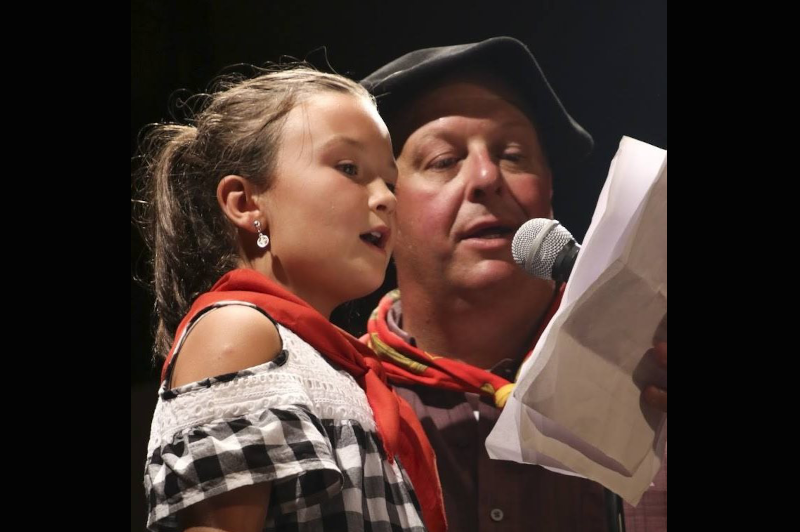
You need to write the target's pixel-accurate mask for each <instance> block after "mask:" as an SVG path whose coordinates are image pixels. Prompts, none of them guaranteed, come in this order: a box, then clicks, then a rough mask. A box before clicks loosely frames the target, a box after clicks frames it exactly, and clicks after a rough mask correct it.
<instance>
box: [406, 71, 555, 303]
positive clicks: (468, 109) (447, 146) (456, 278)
mask: <svg viewBox="0 0 800 532" xmlns="http://www.w3.org/2000/svg"><path fill="white" fill-rule="evenodd" d="M512 102H513V95H512V94H511V93H510V92H509V91H507V90H506V89H504V88H503V87H500V86H492V85H490V84H487V83H482V82H478V81H450V82H447V83H444V84H442V85H439V86H438V87H437V88H436V89H434V90H432V91H429V92H427V93H425V94H424V95H423V96H422V97H420V98H418V99H417V100H416V101H415V102H413V103H412V104H410V105H409V106H408V107H407V114H406V115H405V117H404V119H403V120H402V121H401V122H399V123H397V124H396V128H395V130H394V131H393V134H395V135H396V136H397V134H398V133H401V134H400V135H399V140H400V141H401V142H402V139H403V138H405V142H404V144H403V146H402V150H401V152H400V155H399V157H398V159H397V163H398V168H399V176H398V181H397V189H396V192H395V194H396V196H397V224H398V241H397V247H396V250H395V260H396V263H397V270H398V276H399V280H400V284H401V287H402V286H403V285H404V284H407V283H408V282H414V283H420V284H422V285H423V286H428V287H431V288H438V289H444V290H446V291H449V290H456V291H459V290H464V289H466V290H469V289H476V288H478V289H480V288H484V287H488V286H491V285H492V284H494V283H497V282H501V281H511V282H514V279H519V280H520V281H521V282H522V281H524V280H525V275H524V274H523V273H522V272H521V270H520V269H519V268H518V267H517V266H516V265H515V264H514V262H513V259H512V257H511V241H512V239H513V237H514V233H515V231H516V230H517V229H518V228H519V226H520V225H521V224H522V223H524V222H525V221H527V220H528V219H530V218H541V217H551V216H552V211H551V204H550V201H551V197H552V181H551V175H550V170H549V167H548V165H547V161H546V159H545V156H544V152H543V150H542V147H541V145H540V143H539V138H538V135H537V132H536V129H535V128H534V126H533V124H532V123H531V121H530V119H529V118H528V117H527V116H526V115H525V114H524V113H523V112H522V111H521V110H520V109H519V107H517V105H515V104H514V103H512ZM442 283H443V284H442Z"/></svg>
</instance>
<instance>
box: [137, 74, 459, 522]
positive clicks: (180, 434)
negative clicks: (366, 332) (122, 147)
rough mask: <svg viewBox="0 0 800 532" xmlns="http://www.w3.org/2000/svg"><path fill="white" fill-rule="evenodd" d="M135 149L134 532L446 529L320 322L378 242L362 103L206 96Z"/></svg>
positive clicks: (379, 375)
mask: <svg viewBox="0 0 800 532" xmlns="http://www.w3.org/2000/svg"><path fill="white" fill-rule="evenodd" d="M147 139H148V142H147V144H145V150H144V153H145V163H146V164H145V166H144V173H145V178H146V183H147V198H146V201H145V206H146V220H147V222H148V225H147V234H148V243H149V245H150V247H151V249H152V251H153V257H154V259H153V262H154V270H155V275H154V283H155V292H156V311H157V314H158V331H157V338H156V349H157V350H158V351H159V352H160V353H162V354H166V355H167V356H166V361H165V364H164V370H163V372H162V381H163V382H162V385H161V388H160V390H159V400H158V403H157V406H156V409H155V413H154V415H153V422H152V427H151V434H150V442H149V445H148V453H147V461H146V471H145V488H146V490H147V497H148V507H149V515H148V527H149V528H150V529H152V530H171V529H176V528H187V529H191V528H193V527H214V529H224V530H262V529H267V530H273V529H280V530H285V529H288V530H365V529H366V530H398V529H399V530H423V529H424V528H425V525H427V527H428V528H429V529H431V530H444V527H445V525H444V517H443V511H442V499H441V491H440V489H439V484H438V477H437V475H436V471H435V461H434V458H433V452H432V451H431V448H430V444H429V443H428V441H427V439H426V438H425V436H424V434H423V431H422V429H421V426H420V424H419V422H418V421H417V420H416V418H415V416H414V414H413V412H412V411H411V409H410V408H409V406H408V405H407V404H406V403H405V402H403V401H402V400H401V399H400V398H399V397H398V396H397V395H395V393H394V392H393V391H392V390H390V389H389V388H388V387H387V386H386V384H385V377H384V374H383V371H382V368H381V367H380V364H379V363H378V362H377V361H376V360H375V359H374V358H372V353H371V352H370V351H369V349H368V348H366V347H364V346H363V345H362V344H360V343H359V342H358V340H356V339H355V338H353V337H352V336H350V335H348V334H346V333H344V332H343V331H341V330H340V329H338V328H336V327H334V326H333V325H332V324H331V323H330V322H329V321H328V318H329V316H330V313H331V311H332V310H333V309H334V307H336V306H337V305H339V304H341V303H343V302H345V301H347V300H350V299H354V298H357V297H361V296H363V295H366V294H368V293H369V292H371V291H373V290H375V289H376V288H377V287H378V286H380V284H381V283H382V281H383V277H384V274H385V269H386V266H387V264H388V261H389V256H390V254H391V251H392V247H393V243H394V236H395V235H394V209H395V198H394V195H393V194H392V192H391V191H390V189H389V188H388V187H387V182H388V183H391V182H393V181H394V179H395V174H396V169H395V163H394V158H393V156H392V147H391V141H390V139H389V133H388V131H387V129H386V126H385V124H384V123H383V121H382V120H381V118H380V117H379V116H378V114H377V111H376V108H375V104H374V100H372V98H371V96H370V95H369V94H368V93H367V92H366V91H365V90H364V89H363V88H362V87H361V86H360V85H358V84H356V83H354V82H352V81H350V80H347V79H345V78H342V77H340V76H336V75H331V74H324V73H320V72H316V71H313V70H310V69H307V68H295V69H292V70H286V71H281V72H272V73H268V74H264V75H261V76H259V77H256V78H254V79H251V80H247V81H241V82H236V83H233V82H228V83H226V84H224V85H222V86H221V87H220V89H219V90H218V91H217V92H215V93H214V94H213V95H211V96H209V97H208V101H207V105H206V106H205V107H204V108H203V110H202V111H200V112H199V114H198V115H197V116H196V118H195V119H194V121H193V124H192V125H182V126H180V125H163V126H157V127H156V128H155V129H154V130H152V131H151V132H150V133H149V135H148V137H147ZM173 339H174V340H173ZM412 483H413V487H412ZM420 503H421V504H420ZM423 520H424V523H425V525H423Z"/></svg>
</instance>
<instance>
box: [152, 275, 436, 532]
mask: <svg viewBox="0 0 800 532" xmlns="http://www.w3.org/2000/svg"><path fill="white" fill-rule="evenodd" d="M231 300H233V301H245V302H248V303H252V304H254V305H256V306H257V307H259V308H261V309H263V310H264V311H265V312H267V313H268V314H269V315H270V316H272V317H273V318H274V319H275V321H277V322H278V323H280V324H281V325H283V326H285V327H286V328H288V329H290V330H292V331H293V332H294V333H296V334H297V335H298V336H299V337H300V338H302V339H303V340H305V341H306V342H308V343H309V344H310V345H311V346H313V347H314V348H315V349H316V350H317V351H319V352H320V353H321V354H322V356H324V357H325V358H327V359H328V360H330V361H331V362H333V363H334V364H336V365H337V366H339V367H340V368H342V369H344V370H345V371H346V372H348V373H349V374H350V375H352V376H353V377H354V378H355V379H356V382H358V385H359V386H361V388H363V390H364V393H365V394H366V396H367V401H368V402H369V405H370V407H372V411H373V413H374V415H375V425H376V426H377V429H378V434H379V435H380V438H381V441H382V442H383V448H384V450H385V452H386V456H387V458H388V459H389V461H390V462H391V461H393V459H394V456H395V455H397V456H399V458H400V461H401V462H402V464H403V466H404V467H405V469H406V471H407V472H408V476H409V477H410V479H411V483H412V484H413V486H414V490H415V491H416V493H417V497H418V499H419V502H420V505H421V507H422V514H423V518H424V520H425V525H426V526H427V527H428V529H429V530H431V531H433V532H444V530H446V528H447V525H446V522H445V517H444V502H443V499H442V489H441V485H440V484H439V476H438V473H437V471H436V459H435V457H434V454H433V449H432V448H431V445H430V442H428V438H427V437H426V436H425V432H424V431H423V429H422V425H421V424H420V423H419V421H418V420H417V417H416V415H415V414H414V411H413V410H412V409H411V407H410V406H409V405H408V403H406V402H405V400H403V399H402V398H401V397H400V396H398V395H397V394H396V393H395V391H394V390H393V389H391V388H390V387H389V386H388V385H387V382H386V374H385V371H384V369H383V367H382V366H381V363H380V362H379V361H378V360H377V359H376V358H375V354H374V353H373V352H372V351H370V349H369V348H368V347H367V346H365V345H364V344H362V343H361V342H359V341H358V340H357V339H356V338H354V337H353V336H351V335H349V334H347V333H346V332H344V331H342V330H341V329H339V328H337V327H335V326H334V325H332V324H331V323H330V322H329V321H328V320H327V319H326V318H325V317H324V316H323V315H322V314H320V313H319V312H317V311H316V310H315V309H314V308H312V307H311V306H310V305H309V304H308V303H306V302H305V301H303V300H302V299H300V298H298V297H297V296H295V295H294V294H292V293H290V292H289V291H287V290H286V289H285V288H282V287H281V286H279V285H278V284H276V283H275V282H273V281H271V280H269V279H268V278H267V277H265V276H264V275H262V274H260V273H258V272H256V271H255V270H247V269H239V270H233V271H231V272H228V273H227V274H225V275H224V276H223V277H222V278H221V279H220V280H219V281H217V284H215V285H214V286H213V287H212V288H211V290H210V291H209V292H207V293H205V294H203V295H201V296H200V297H198V298H197V300H195V302H194V304H193V305H192V308H191V309H190V310H189V313H188V314H187V315H186V317H185V318H184V319H183V321H182V322H181V324H180V326H179V327H178V331H177V333H176V336H175V337H176V339H177V338H179V337H180V334H181V332H182V331H183V329H184V328H185V327H186V326H187V325H188V324H189V322H190V321H191V320H192V318H193V317H194V316H195V315H196V314H197V313H198V312H200V311H201V310H203V309H204V308H207V307H209V306H210V305H213V304H214V303H217V302H219V301H231ZM174 348H175V347H174V344H173V349H172V350H170V353H169V355H168V356H167V360H166V361H165V362H164V369H163V370H162V373H161V378H162V380H163V379H164V378H165V376H166V368H167V367H168V366H169V363H170V360H171V359H172V355H173V351H174Z"/></svg>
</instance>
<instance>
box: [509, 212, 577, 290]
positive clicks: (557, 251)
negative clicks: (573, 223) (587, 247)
mask: <svg viewBox="0 0 800 532" xmlns="http://www.w3.org/2000/svg"><path fill="white" fill-rule="evenodd" d="M580 249H581V246H580V244H578V243H577V242H576V241H575V239H574V238H573V237H572V234H571V233H570V232H569V231H567V230H566V229H564V226H562V225H561V224H560V223H559V222H558V221H557V220H550V219H549V218H534V219H533V220H528V221H527V222H525V223H524V224H522V226H521V227H520V228H519V229H518V230H517V233H516V234H515V235H514V240H513V241H512V242H511V254H512V255H513V256H514V262H516V263H517V264H519V265H520V267H522V269H523V270H525V271H526V272H527V273H529V274H530V275H533V276H534V277H539V278H540V279H546V280H548V281H556V282H558V283H564V282H566V281H567V279H569V274H570V273H572V267H573V266H574V265H575V259H577V258H578V251H580Z"/></svg>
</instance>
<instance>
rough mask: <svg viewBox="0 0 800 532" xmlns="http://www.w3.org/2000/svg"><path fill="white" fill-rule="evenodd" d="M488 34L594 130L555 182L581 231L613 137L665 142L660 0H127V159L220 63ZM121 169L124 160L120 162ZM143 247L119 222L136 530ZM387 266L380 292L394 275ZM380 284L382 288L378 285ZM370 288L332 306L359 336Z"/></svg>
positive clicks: (380, 59) (355, 56)
mask: <svg viewBox="0 0 800 532" xmlns="http://www.w3.org/2000/svg"><path fill="white" fill-rule="evenodd" d="M498 35H509V36H512V37H516V38H517V39H519V40H521V41H522V42H524V43H525V44H527V45H528V47H529V48H530V49H531V51H532V52H533V54H534V55H535V56H536V58H537V60H538V61H539V64H540V65H541V67H542V69H543V70H544V71H545V73H546V74H547V76H548V79H549V81H550V83H551V85H552V86H553V88H554V89H555V91H556V93H557V94H558V95H559V97H560V98H561V100H562V102H563V103H564V106H565V107H566V108H567V110H568V111H569V113H570V114H571V115H572V116H573V118H575V119H576V120H577V121H578V122H579V123H580V124H581V125H583V126H584V127H585V128H586V129H587V130H588V131H589V132H590V133H591V134H592V136H593V137H594V139H595V150H594V153H593V154H592V155H591V156H590V157H589V158H588V159H587V160H586V161H585V163H584V164H583V165H581V166H580V167H579V168H577V169H576V170H574V171H572V172H571V173H569V174H562V175H555V177H554V188H555V196H554V208H555V215H556V218H557V219H559V220H560V221H561V222H562V223H563V224H564V225H565V226H566V227H567V228H568V229H570V231H571V232H572V233H573V234H574V235H575V236H576V237H578V239H581V238H582V237H583V235H584V233H585V232H586V229H587V228H588V226H589V223H590V221H591V216H592V213H593V211H594V205H595V203H596V201H597V196H598V194H599V192H600V189H601V188H602V186H603V182H604V180H605V177H606V174H607V172H608V166H609V164H610V162H611V159H612V158H613V156H614V153H615V152H616V150H617V145H618V144H619V141H620V139H621V138H622V136H623V135H627V136H630V137H634V138H636V139H639V140H642V141H645V142H648V143H650V144H653V145H655V146H658V147H661V148H665V149H666V148H667V3H666V0H663V1H654V0H618V1H613V0H609V1H591V0H585V1H579V0H545V1H542V0H527V1H524V2H523V1H516V2H508V1H504V0H503V1H501V0H488V1H484V2H476V3H474V4H470V3H467V2H465V1H461V2H454V1H449V0H448V1H439V2H437V1H434V0H428V1H425V2H404V3H384V2H360V3H359V2H356V3H348V4H345V3H343V2H340V3H335V2H330V1H327V2H325V1H315V0H301V1H295V2H289V1H271V2H269V1H246V2H238V1H228V2H223V1H197V0H195V1H174V2H165V1H145V0H132V2H131V144H130V148H131V156H132V157H133V156H134V154H135V151H136V144H137V135H138V132H139V130H140V129H141V128H142V126H144V125H145V124H148V123H152V122H157V121H165V120H171V119H172V115H171V112H170V108H171V107H170V102H171V101H173V102H174V100H175V99H176V98H177V97H178V96H179V95H181V94H182V95H185V92H183V93H181V92H179V90H182V89H185V90H188V91H189V92H199V91H202V90H204V89H205V88H206V87H207V86H208V83H209V81H210V80H211V79H212V78H213V77H214V76H216V75H218V74H220V73H222V72H224V71H227V70H226V67H228V66H229V65H233V64H239V63H249V64H255V65H263V64H264V63H265V62H268V61H272V62H276V61H279V60H281V58H282V56H291V57H293V58H297V59H307V60H309V61H310V62H311V63H313V64H314V65H316V66H317V67H318V68H321V69H327V70H329V69H330V68H329V67H327V66H326V65H327V64H329V65H330V67H332V68H333V69H335V71H336V72H338V73H340V74H344V75H347V76H349V77H352V78H355V79H360V78H362V77H364V76H366V75H367V74H369V73H370V72H372V71H373V70H375V69H376V68H377V67H379V66H381V65H383V64H384V63H386V62H388V61H390V60H392V59H394V58H396V57H398V56H400V55H402V54H404V53H406V52H409V51H411V50H414V49H417V48H425V47H431V46H445V45H451V44H462V43H468V42H476V41H480V40H483V39H486V38H489V37H494V36H498ZM132 168H133V165H132ZM146 259H147V255H146V251H145V250H144V248H143V245H142V241H141V238H140V237H139V234H138V231H137V230H136V229H135V227H133V225H132V226H131V530H137V531H139V530H142V529H143V526H144V512H145V510H144V497H143V495H144V489H143V487H142V483H141V482H142V470H143V465H144V455H145V446H146V442H147V437H148V434H149V428H150V426H149V420H150V416H151V415H152V408H153V405H154V404H155V403H154V401H155V395H154V394H155V389H156V387H157V382H156V381H157V369H156V368H153V367H152V364H151V362H150V346H151V342H152V338H151V336H150V329H151V324H152V317H151V310H152V299H151V298H150V297H149V295H148V294H147V292H146V290H145V289H144V288H142V286H141V285H140V284H138V283H137V282H136V281H135V280H134V278H135V277H137V276H146ZM393 274H394V272H393V270H392V269H391V268H390V272H389V275H388V276H387V282H386V283H385V285H384V288H390V287H392V286H393V283H394V275H393ZM382 290H383V289H382ZM378 297H379V294H376V295H374V296H372V297H370V298H365V300H363V301H359V302H355V303H353V304H350V305H349V306H347V308H344V309H339V310H338V311H337V312H336V313H335V316H334V320H335V321H336V322H337V323H338V324H340V325H342V326H344V327H346V328H348V329H349V330H350V331H351V332H354V333H361V332H362V331H363V327H364V322H365V320H366V317H367V316H368V314H369V312H370V310H371V309H372V308H373V306H374V304H375V303H376V302H377V298H378Z"/></svg>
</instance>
